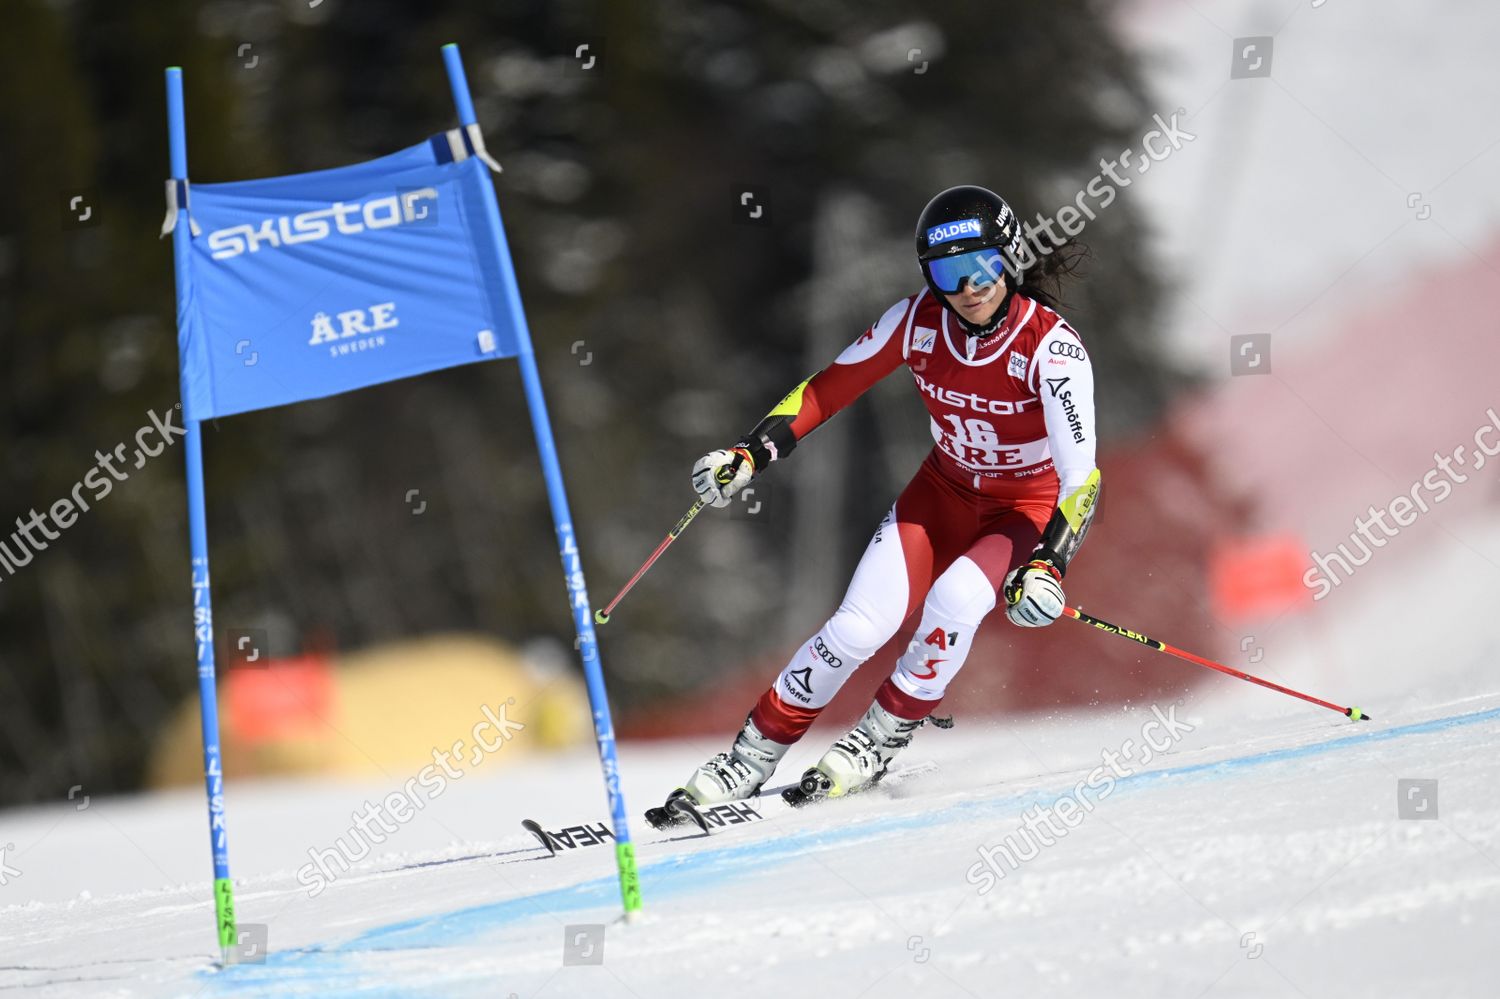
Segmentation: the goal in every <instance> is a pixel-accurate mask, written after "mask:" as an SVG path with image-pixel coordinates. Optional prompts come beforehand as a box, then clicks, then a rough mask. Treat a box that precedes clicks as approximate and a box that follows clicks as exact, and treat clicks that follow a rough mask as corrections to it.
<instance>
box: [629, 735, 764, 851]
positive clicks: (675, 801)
mask: <svg viewBox="0 0 1500 999" xmlns="http://www.w3.org/2000/svg"><path fill="white" fill-rule="evenodd" d="M790 748H791V746H790V745H784V744H782V743H779V742H772V741H771V740H770V739H768V738H766V737H765V736H764V735H762V734H761V733H760V730H759V729H758V728H756V727H755V723H754V722H753V721H751V720H750V718H749V716H746V718H745V727H744V728H742V729H741V730H740V734H739V735H737V736H736V737H735V740H734V745H732V746H730V747H729V752H727V753H718V754H716V755H715V756H713V757H712V758H711V759H710V760H709V761H708V762H707V763H704V764H703V765H702V766H701V767H699V768H698V769H697V770H695V771H693V774H692V776H690V777H689V778H688V779H687V783H685V784H684V785H683V786H682V787H679V788H678V789H677V790H675V791H673V792H672V793H671V794H669V795H668V796H667V801H666V804H664V805H662V806H661V807H659V808H651V809H647V811H646V821H647V822H648V823H650V825H652V826H653V827H654V828H657V829H662V828H666V827H669V826H676V825H685V824H687V823H689V822H692V823H694V824H696V825H698V826H700V827H703V828H705V829H706V828H707V827H706V825H705V823H704V821H703V820H702V818H701V817H700V816H698V814H697V810H698V806H700V805H704V806H706V805H718V804H722V803H724V802H726V801H742V800H744V799H745V798H750V797H754V796H755V795H757V794H759V793H760V789H761V787H762V786H763V785H764V784H765V782H766V781H767V780H769V779H770V778H771V774H772V773H774V772H775V770H776V764H778V763H780V762H781V758H782V757H783V756H785V755H786V751H787V750H788V749H790Z"/></svg>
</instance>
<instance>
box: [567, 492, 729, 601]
mask: <svg viewBox="0 0 1500 999" xmlns="http://www.w3.org/2000/svg"><path fill="white" fill-rule="evenodd" d="M703 506H704V503H703V501H702V500H698V501H697V502H695V503H694V504H693V505H692V506H690V507H688V512H687V513H685V514H683V515H682V519H681V520H679V521H678V522H677V526H676V527H674V528H672V530H671V531H669V532H667V536H666V537H665V538H663V539H662V542H661V544H659V545H657V546H656V551H654V552H652V553H651V557H650V558H648V559H646V561H645V563H643V564H642V565H641V567H640V568H639V569H637V570H636V571H635V575H634V576H631V577H630V582H628V583H626V584H625V585H624V587H622V588H621V590H620V592H619V593H616V594H615V598H614V599H613V600H611V601H610V602H609V605H608V606H607V607H605V608H604V609H603V610H598V611H594V623H595V624H608V623H609V615H610V614H611V613H612V612H613V611H614V609H615V605H616V604H618V603H619V602H620V601H621V600H624V599H625V594H627V593H629V592H630V588H631V587H632V586H634V585H635V584H636V583H637V582H638V581H639V580H640V578H641V577H642V576H644V575H645V574H646V570H647V569H649V568H651V566H652V565H654V564H655V563H656V560H657V559H659V558H661V553H662V552H664V551H666V550H667V546H668V545H670V544H671V543H672V542H674V541H676V540H677V535H679V534H681V533H682V532H683V531H685V530H687V526H688V525H689V524H691V523H692V522H693V518H694V517H696V516H698V513H699V511H701V510H702V509H703Z"/></svg>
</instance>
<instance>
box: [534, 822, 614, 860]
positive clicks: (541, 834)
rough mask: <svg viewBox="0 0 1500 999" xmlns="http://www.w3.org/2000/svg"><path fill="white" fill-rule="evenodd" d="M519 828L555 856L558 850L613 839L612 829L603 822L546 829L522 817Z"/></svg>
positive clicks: (572, 848)
mask: <svg viewBox="0 0 1500 999" xmlns="http://www.w3.org/2000/svg"><path fill="white" fill-rule="evenodd" d="M521 828H522V829H525V830H526V831H527V832H529V833H531V835H533V836H535V837H536V838H537V841H538V842H539V843H541V845H542V846H544V847H546V849H547V855H548V856H549V857H555V856H557V854H558V852H559V851H560V850H577V849H581V848H583V847H587V846H598V845H600V844H601V843H613V842H614V841H615V834H614V830H612V829H610V827H609V825H608V824H607V823H604V822H595V823H592V824H590V823H582V824H580V825H575V826H565V827H563V828H561V829H557V830H547V829H544V828H543V827H542V824H541V823H540V822H538V821H536V820H535V819H522V820H521Z"/></svg>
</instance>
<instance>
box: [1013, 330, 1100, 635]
mask: <svg viewBox="0 0 1500 999" xmlns="http://www.w3.org/2000/svg"><path fill="white" fill-rule="evenodd" d="M1031 383H1032V385H1031V387H1032V389H1033V390H1034V391H1035V392H1036V393H1037V395H1038V396H1039V397H1040V398H1041V400H1042V413H1043V415H1044V416H1045V417H1046V421H1047V446H1048V449H1049V450H1050V451H1051V453H1052V464H1053V466H1054V467H1055V468H1056V469H1057V477H1058V480H1059V488H1058V495H1057V507H1056V508H1055V509H1054V510H1053V511H1052V518H1051V519H1050V520H1049V521H1048V522H1047V527H1046V529H1045V530H1043V531H1042V538H1041V541H1040V542H1039V543H1038V544H1037V547H1036V550H1035V551H1034V552H1032V554H1031V559H1030V560H1029V561H1028V562H1026V563H1025V564H1024V565H1021V566H1019V567H1017V568H1016V569H1015V571H1013V572H1012V573H1011V574H1010V576H1009V577H1007V579H1006V581H1005V586H1004V590H1005V601H1006V611H1005V613H1006V616H1007V617H1009V618H1010V620H1011V621H1012V622H1014V623H1016V624H1019V625H1021V626H1023V627H1029V628H1036V627H1041V626H1042V625H1047V624H1051V623H1052V622H1053V621H1055V620H1057V619H1058V618H1059V617H1060V616H1061V615H1062V611H1063V605H1064V597H1063V591H1062V578H1063V576H1064V574H1066V573H1067V571H1068V563H1069V562H1071V561H1072V559H1073V556H1074V555H1076V554H1077V553H1078V548H1079V546H1080V545H1082V544H1083V539H1084V536H1085V535H1086V534H1087V533H1088V529H1089V525H1090V524H1091V523H1092V522H1093V519H1094V509H1095V507H1096V506H1097V504H1098V501H1099V488H1100V476H1099V467H1098V466H1097V465H1096V464H1095V461H1094V459H1095V441H1096V439H1097V435H1096V432H1095V425H1094V370H1093V366H1092V365H1091V364H1090V362H1089V356H1088V352H1087V351H1086V350H1084V347H1083V344H1082V343H1081V342H1080V341H1079V339H1078V337H1077V335H1076V334H1075V333H1074V332H1073V331H1072V330H1071V329H1069V328H1068V326H1067V324H1066V323H1058V324H1057V325H1056V326H1054V327H1053V328H1052V329H1051V330H1050V331H1049V332H1048V333H1047V334H1046V335H1045V336H1044V337H1042V339H1041V342H1040V343H1038V344H1037V348H1036V350H1035V351H1034V352H1033V354H1032V364H1031Z"/></svg>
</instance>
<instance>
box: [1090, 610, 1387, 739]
mask: <svg viewBox="0 0 1500 999" xmlns="http://www.w3.org/2000/svg"><path fill="white" fill-rule="evenodd" d="M1063 613H1064V614H1066V615H1067V616H1068V617H1071V618H1072V619H1073V620H1075V621H1082V622H1083V623H1084V624H1091V625H1093V626H1094V627H1095V628H1098V629H1099V630H1100V631H1107V632H1109V633H1110V634H1111V635H1119V636H1120V637H1122V638H1128V639H1130V640H1131V641H1134V642H1140V643H1141V644H1142V645H1144V646H1146V647H1147V648H1150V649H1155V650H1156V651H1157V652H1165V653H1167V655H1170V656H1176V657H1177V658H1178V659H1186V660H1187V661H1188V662H1190V663H1197V664H1198V665H1199V666H1207V667H1208V668H1209V669H1216V670H1218V671H1219V672H1220V673H1226V674H1228V675H1229V676H1234V677H1238V678H1239V679H1241V680H1249V681H1250V682H1251V683H1258V684H1260V685H1261V686H1262V687H1268V688H1270V689H1271V690H1277V691H1280V692H1281V693H1283V694H1290V695H1291V696H1293V697H1300V698H1302V699H1303V700H1304V701H1310V702H1312V703H1313V704H1316V705H1319V706H1320V707H1325V708H1328V709H1330V710H1332V711H1337V712H1338V713H1339V714H1341V715H1345V716H1347V717H1349V718H1350V719H1352V720H1353V721H1369V720H1370V716H1369V715H1367V714H1365V713H1364V712H1363V711H1361V710H1360V709H1359V708H1356V707H1347V708H1346V707H1341V706H1340V705H1337V704H1334V703H1333V702H1331V701H1325V700H1323V699H1322V698H1321V697H1313V696H1312V695H1311V694H1304V693H1301V692H1299V691H1296V690H1292V689H1291V688H1290V687H1283V686H1282V685H1281V684H1279V683H1272V682H1271V681H1270V680H1262V679H1261V678H1260V677H1258V676H1252V675H1250V674H1249V673H1244V672H1241V671H1240V670H1237V669H1235V668H1234V667H1233V666H1225V665H1224V664H1223V663H1216V662H1214V661H1213V660H1212V659H1204V658H1203V657H1202V656H1195V655H1193V654H1192V653H1191V652H1185V651H1183V650H1182V649H1179V648H1177V647H1176V646H1173V645H1168V644H1167V643H1166V642H1162V641H1158V640H1157V639H1155V638H1151V637H1149V636H1147V635H1142V634H1141V633H1140V632H1138V631H1131V630H1130V629H1129V628H1122V627H1120V626H1119V625H1118V624H1110V623H1109V622H1108V621H1101V620H1100V619H1099V618H1097V617H1094V616H1093V615H1091V614H1085V613H1084V612H1083V611H1081V610H1075V609H1074V608H1072V607H1064V608H1063Z"/></svg>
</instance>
